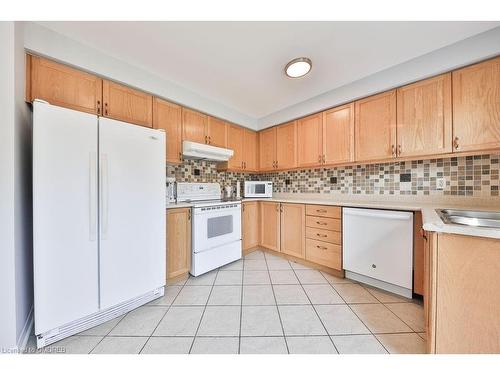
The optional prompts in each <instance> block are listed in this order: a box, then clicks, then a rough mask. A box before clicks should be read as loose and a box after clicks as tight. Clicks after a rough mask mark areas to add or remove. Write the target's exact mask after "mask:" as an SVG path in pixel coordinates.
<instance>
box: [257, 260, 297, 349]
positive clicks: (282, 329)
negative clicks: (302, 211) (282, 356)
mask: <svg viewBox="0 0 500 375" xmlns="http://www.w3.org/2000/svg"><path fill="white" fill-rule="evenodd" d="M262 256H263V257H264V261H265V262H266V267H267V273H268V277H269V281H270V282H271V290H272V291H273V297H274V302H275V303H276V310H277V311H278V318H279V320H280V325H281V331H282V332H283V340H284V341H285V346H286V351H287V353H288V354H290V348H289V347H288V341H287V340H286V336H285V328H284V327H283V320H282V319H281V313H280V309H279V307H278V301H277V299H276V293H275V292H274V285H273V283H272V280H271V273H270V272H269V266H268V265H267V258H266V254H265V253H264V252H263V251H262ZM288 263H290V262H288Z"/></svg>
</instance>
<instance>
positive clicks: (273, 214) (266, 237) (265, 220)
mask: <svg viewBox="0 0 500 375" xmlns="http://www.w3.org/2000/svg"><path fill="white" fill-rule="evenodd" d="M260 217H261V220H260V224H261V227H260V244H261V246H263V247H265V248H267V249H270V250H274V251H280V230H281V225H280V203H278V202H260Z"/></svg>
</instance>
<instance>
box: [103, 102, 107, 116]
mask: <svg viewBox="0 0 500 375" xmlns="http://www.w3.org/2000/svg"><path fill="white" fill-rule="evenodd" d="M104 114H105V115H106V116H107V115H108V103H104Z"/></svg>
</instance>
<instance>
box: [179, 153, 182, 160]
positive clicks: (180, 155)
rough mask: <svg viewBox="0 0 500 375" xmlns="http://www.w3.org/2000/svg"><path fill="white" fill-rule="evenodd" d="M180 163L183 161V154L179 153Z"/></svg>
mask: <svg viewBox="0 0 500 375" xmlns="http://www.w3.org/2000/svg"><path fill="white" fill-rule="evenodd" d="M179 161H182V152H180V151H179Z"/></svg>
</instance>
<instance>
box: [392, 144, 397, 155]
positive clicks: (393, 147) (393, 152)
mask: <svg viewBox="0 0 500 375" xmlns="http://www.w3.org/2000/svg"><path fill="white" fill-rule="evenodd" d="M391 155H392V157H393V158H395V157H396V147H395V146H394V145H392V146H391Z"/></svg>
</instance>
